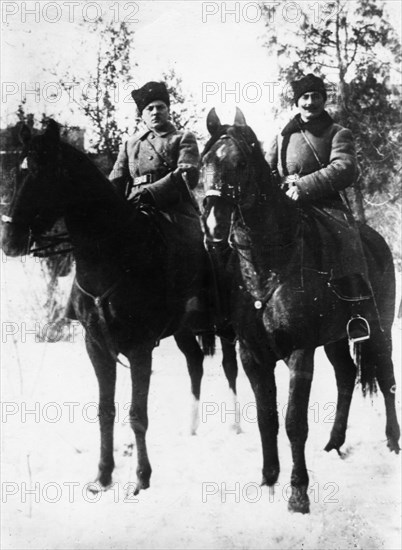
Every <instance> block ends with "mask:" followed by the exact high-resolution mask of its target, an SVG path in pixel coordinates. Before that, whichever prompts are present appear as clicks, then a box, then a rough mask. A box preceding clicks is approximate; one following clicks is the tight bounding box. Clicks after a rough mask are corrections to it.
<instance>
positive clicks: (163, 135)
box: [109, 82, 205, 324]
mask: <svg viewBox="0 0 402 550" xmlns="http://www.w3.org/2000/svg"><path fill="white" fill-rule="evenodd" d="M131 95H132V97H133V99H134V101H135V103H136V105H137V108H138V112H139V114H140V115H141V118H142V121H143V122H144V126H145V128H144V129H143V130H142V131H139V132H138V133H136V134H134V135H133V136H132V137H130V138H129V139H128V140H127V141H126V143H124V144H123V146H122V147H121V149H120V152H119V154H118V157H117V160H116V162H115V165H114V167H113V170H112V172H111V174H110V176H109V179H110V181H111V183H112V185H113V186H114V187H115V189H116V191H117V192H118V194H120V195H121V196H122V197H125V198H126V199H127V200H128V201H129V202H133V204H138V203H140V204H141V203H142V204H144V205H148V206H151V207H153V210H154V211H157V212H158V214H157V217H156V219H157V221H158V223H159V226H160V228H161V230H162V232H163V234H164V237H165V239H166V241H167V242H168V243H169V246H168V248H169V253H168V267H167V273H168V278H169V280H170V281H169V280H168V285H167V286H168V307H174V303H175V301H177V300H176V299H175V298H176V295H177V293H181V292H183V290H185V287H186V286H188V291H187V295H188V297H189V301H188V305H187V308H188V310H189V311H190V313H191V314H192V317H193V319H195V318H196V317H197V316H198V317H202V318H203V317H204V315H203V314H201V313H200V311H201V310H202V311H203V310H204V305H203V300H200V296H199V295H198V297H195V296H194V292H193V289H194V288H196V287H197V285H198V286H201V285H202V284H203V281H202V277H203V276H204V268H205V265H204V264H203V262H204V261H205V251H204V248H203V235H202V231H201V225H200V219H199V211H198V206H197V203H196V201H195V198H194V196H193V194H192V191H191V190H192V189H194V188H195V186H196V185H197V182H198V164H199V152H198V146H197V142H196V139H195V136H194V135H193V134H192V133H191V132H188V131H180V130H177V129H176V128H175V126H174V125H173V124H172V123H171V122H170V120H169V118H170V112H169V108H170V98H169V94H168V91H167V89H166V86H165V84H164V83H163V82H148V83H147V84H145V85H144V86H142V88H139V89H138V90H134V91H133V92H132V94H131ZM133 238H134V236H133ZM183 266H191V267H192V268H193V272H194V273H193V277H192V280H191V281H190V280H182V279H183V276H182V273H183V271H184V269H183ZM161 267H162V266H161ZM195 322H196V323H197V324H200V322H199V321H195ZM201 324H203V322H202V323H201Z"/></svg>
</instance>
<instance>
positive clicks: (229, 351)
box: [221, 338, 241, 434]
mask: <svg viewBox="0 0 402 550" xmlns="http://www.w3.org/2000/svg"><path fill="white" fill-rule="evenodd" d="M221 344H222V367H223V371H224V373H225V376H226V378H227V381H228V383H229V389H230V392H231V395H232V399H233V409H234V411H235V419H234V422H233V425H232V428H233V430H234V431H235V432H236V433H237V434H239V433H241V426H240V418H238V416H239V415H238V414H237V407H238V404H237V403H238V401H237V392H236V379H237V373H238V366H237V357H236V344H235V343H232V342H229V341H228V340H227V339H226V338H221Z"/></svg>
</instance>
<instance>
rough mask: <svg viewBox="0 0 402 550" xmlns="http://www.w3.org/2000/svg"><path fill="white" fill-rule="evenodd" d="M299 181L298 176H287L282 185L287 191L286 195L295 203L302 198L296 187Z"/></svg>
mask: <svg viewBox="0 0 402 550" xmlns="http://www.w3.org/2000/svg"><path fill="white" fill-rule="evenodd" d="M299 179H300V177H299V175H298V174H292V175H291V176H287V177H286V178H285V180H284V181H283V183H282V185H284V187H285V189H286V195H287V196H288V197H289V198H290V199H292V200H294V201H297V200H298V199H299V197H300V190H299V188H298V187H297V185H296V182H297V181H298V180H299Z"/></svg>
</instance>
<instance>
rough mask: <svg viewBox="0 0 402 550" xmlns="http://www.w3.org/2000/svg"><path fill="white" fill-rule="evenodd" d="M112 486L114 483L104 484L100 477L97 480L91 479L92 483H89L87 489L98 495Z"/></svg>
mask: <svg viewBox="0 0 402 550" xmlns="http://www.w3.org/2000/svg"><path fill="white" fill-rule="evenodd" d="M111 486H112V483H108V484H107V485H102V484H101V483H100V481H99V480H98V479H96V480H95V481H91V482H90V483H87V485H86V489H87V491H89V492H90V493H92V494H93V495H97V494H98V493H102V492H104V491H107V490H108V489H109V488H110V487H111Z"/></svg>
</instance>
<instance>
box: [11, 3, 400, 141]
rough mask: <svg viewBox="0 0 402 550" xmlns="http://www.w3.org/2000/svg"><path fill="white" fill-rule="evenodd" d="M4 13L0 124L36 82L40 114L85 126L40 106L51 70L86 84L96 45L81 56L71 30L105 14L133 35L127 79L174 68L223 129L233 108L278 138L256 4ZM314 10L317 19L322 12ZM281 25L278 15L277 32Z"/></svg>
mask: <svg viewBox="0 0 402 550" xmlns="http://www.w3.org/2000/svg"><path fill="white" fill-rule="evenodd" d="M1 4H2V23H3V37H2V46H3V48H2V56H3V59H2V61H3V63H2V67H3V68H2V88H3V89H2V125H4V124H6V123H10V122H13V117H14V113H15V109H16V107H17V105H18V104H19V103H20V101H21V98H22V97H24V96H25V95H26V98H27V110H28V111H29V110H30V109H29V107H32V110H36V108H37V107H38V103H37V102H36V100H37V99H38V97H36V96H35V94H33V93H28V94H25V90H32V89H33V86H34V85H33V83H34V82H36V83H38V84H37V86H38V87H39V103H40V106H41V107H42V104H43V103H44V105H43V110H44V111H45V112H46V114H48V115H54V114H56V115H57V116H58V117H59V119H60V117H61V118H65V120H64V121H63V120H61V122H69V123H70V124H72V123H76V124H79V123H82V122H83V120H82V119H81V118H80V117H79V116H78V115H76V114H74V113H72V112H71V107H72V106H71V102H70V104H69V103H68V97H67V95H65V96H63V97H61V98H60V99H59V101H57V102H56V103H52V102H51V101H47V100H45V101H44V97H45V96H46V95H47V92H48V91H51V88H50V87H49V83H50V82H52V81H53V82H54V81H55V80H56V78H55V77H53V76H52V75H51V72H52V71H54V72H56V73H57V72H58V71H59V70H60V71H61V70H62V69H63V68H64V67H66V66H68V65H71V66H72V68H73V71H76V73H77V74H83V75H85V74H86V72H87V71H88V70H89V67H91V66H93V64H94V60H95V42H94V37H93V36H91V35H90V34H85V48H82V47H80V46H79V44H80V38H82V36H83V32H85V30H83V29H82V27H78V26H77V24H76V23H77V21H78V20H79V19H82V18H83V17H86V18H87V19H96V17H97V16H99V15H100V13H102V14H103V16H105V17H118V18H119V19H120V20H121V19H128V20H130V21H131V24H132V28H133V29H134V30H135V31H136V33H135V38H134V40H135V48H136V52H137V58H138V61H139V63H140V67H139V71H138V73H136V75H133V76H134V78H133V80H135V79H136V78H138V77H139V78H140V79H142V80H143V82H145V81H147V80H158V79H160V78H161V75H162V73H163V71H166V70H168V69H170V68H172V67H174V68H175V69H176V71H177V73H178V74H179V75H181V76H182V77H183V82H184V87H185V89H187V90H189V91H191V93H192V94H193V95H194V96H195V97H196V98H197V101H198V103H199V104H202V105H204V106H206V107H207V108H210V107H213V106H215V107H217V110H218V113H219V114H220V115H221V118H222V121H225V122H229V121H230V120H231V119H232V117H233V113H234V109H235V106H239V107H240V108H241V109H242V110H243V111H244V113H245V115H246V117H247V120H248V122H249V124H250V125H251V126H252V127H253V128H254V129H255V130H256V132H257V134H258V135H259V137H260V139H262V140H265V139H269V138H270V136H271V135H272V132H273V131H274V126H273V119H272V114H271V109H272V106H273V104H275V103H277V102H278V101H279V94H278V90H279V88H278V84H277V83H275V74H276V62H275V59H274V58H270V57H269V56H268V54H267V51H266V49H265V48H263V47H262V44H263V35H264V24H263V21H262V18H261V14H260V12H259V11H258V3H257V2H226V3H225V2H206V1H203V2H202V1H197V0H194V1H189V0H185V1H182V0H181V1H175V0H171V1H170V0H155V1H146V2H141V1H140V2H125V1H123V0H120V2H119V4H118V3H117V2H109V1H100V0H98V1H97V2H89V1H88V2H67V1H60V2H47V1H42V2H40V3H39V2H7V1H4V0H3V1H2V2H1ZM35 4H36V8H35ZM287 4H288V11H287V15H288V17H290V18H292V17H293V18H294V19H295V21H296V22H295V24H297V2H288V3H287ZM310 5H311V9H312V10H313V6H316V5H318V4H317V3H315V2H310V3H309V6H310ZM388 5H389V6H390V7H389V9H390V13H391V14H392V21H393V22H394V24H395V26H396V28H400V23H401V3H400V2H399V1H398V0H392V1H391V2H388ZM225 6H226V9H227V10H228V11H227V12H226V13H225ZM35 10H36V12H35ZM230 10H234V11H232V12H230ZM283 16H284V14H282V16H281V14H279V16H278V18H277V20H276V23H277V24H278V25H280V24H281V17H283ZM70 68H71V67H70ZM143 82H135V83H136V84H137V85H141V84H142V83H143ZM46 86H47V88H46ZM231 90H232V93H230V91H231ZM233 91H234V93H233ZM125 97H127V94H125ZM132 112H133V106H132V105H130V104H128V103H127V104H125V105H123V108H122V111H121V113H122V116H130V115H131V113H132Z"/></svg>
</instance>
